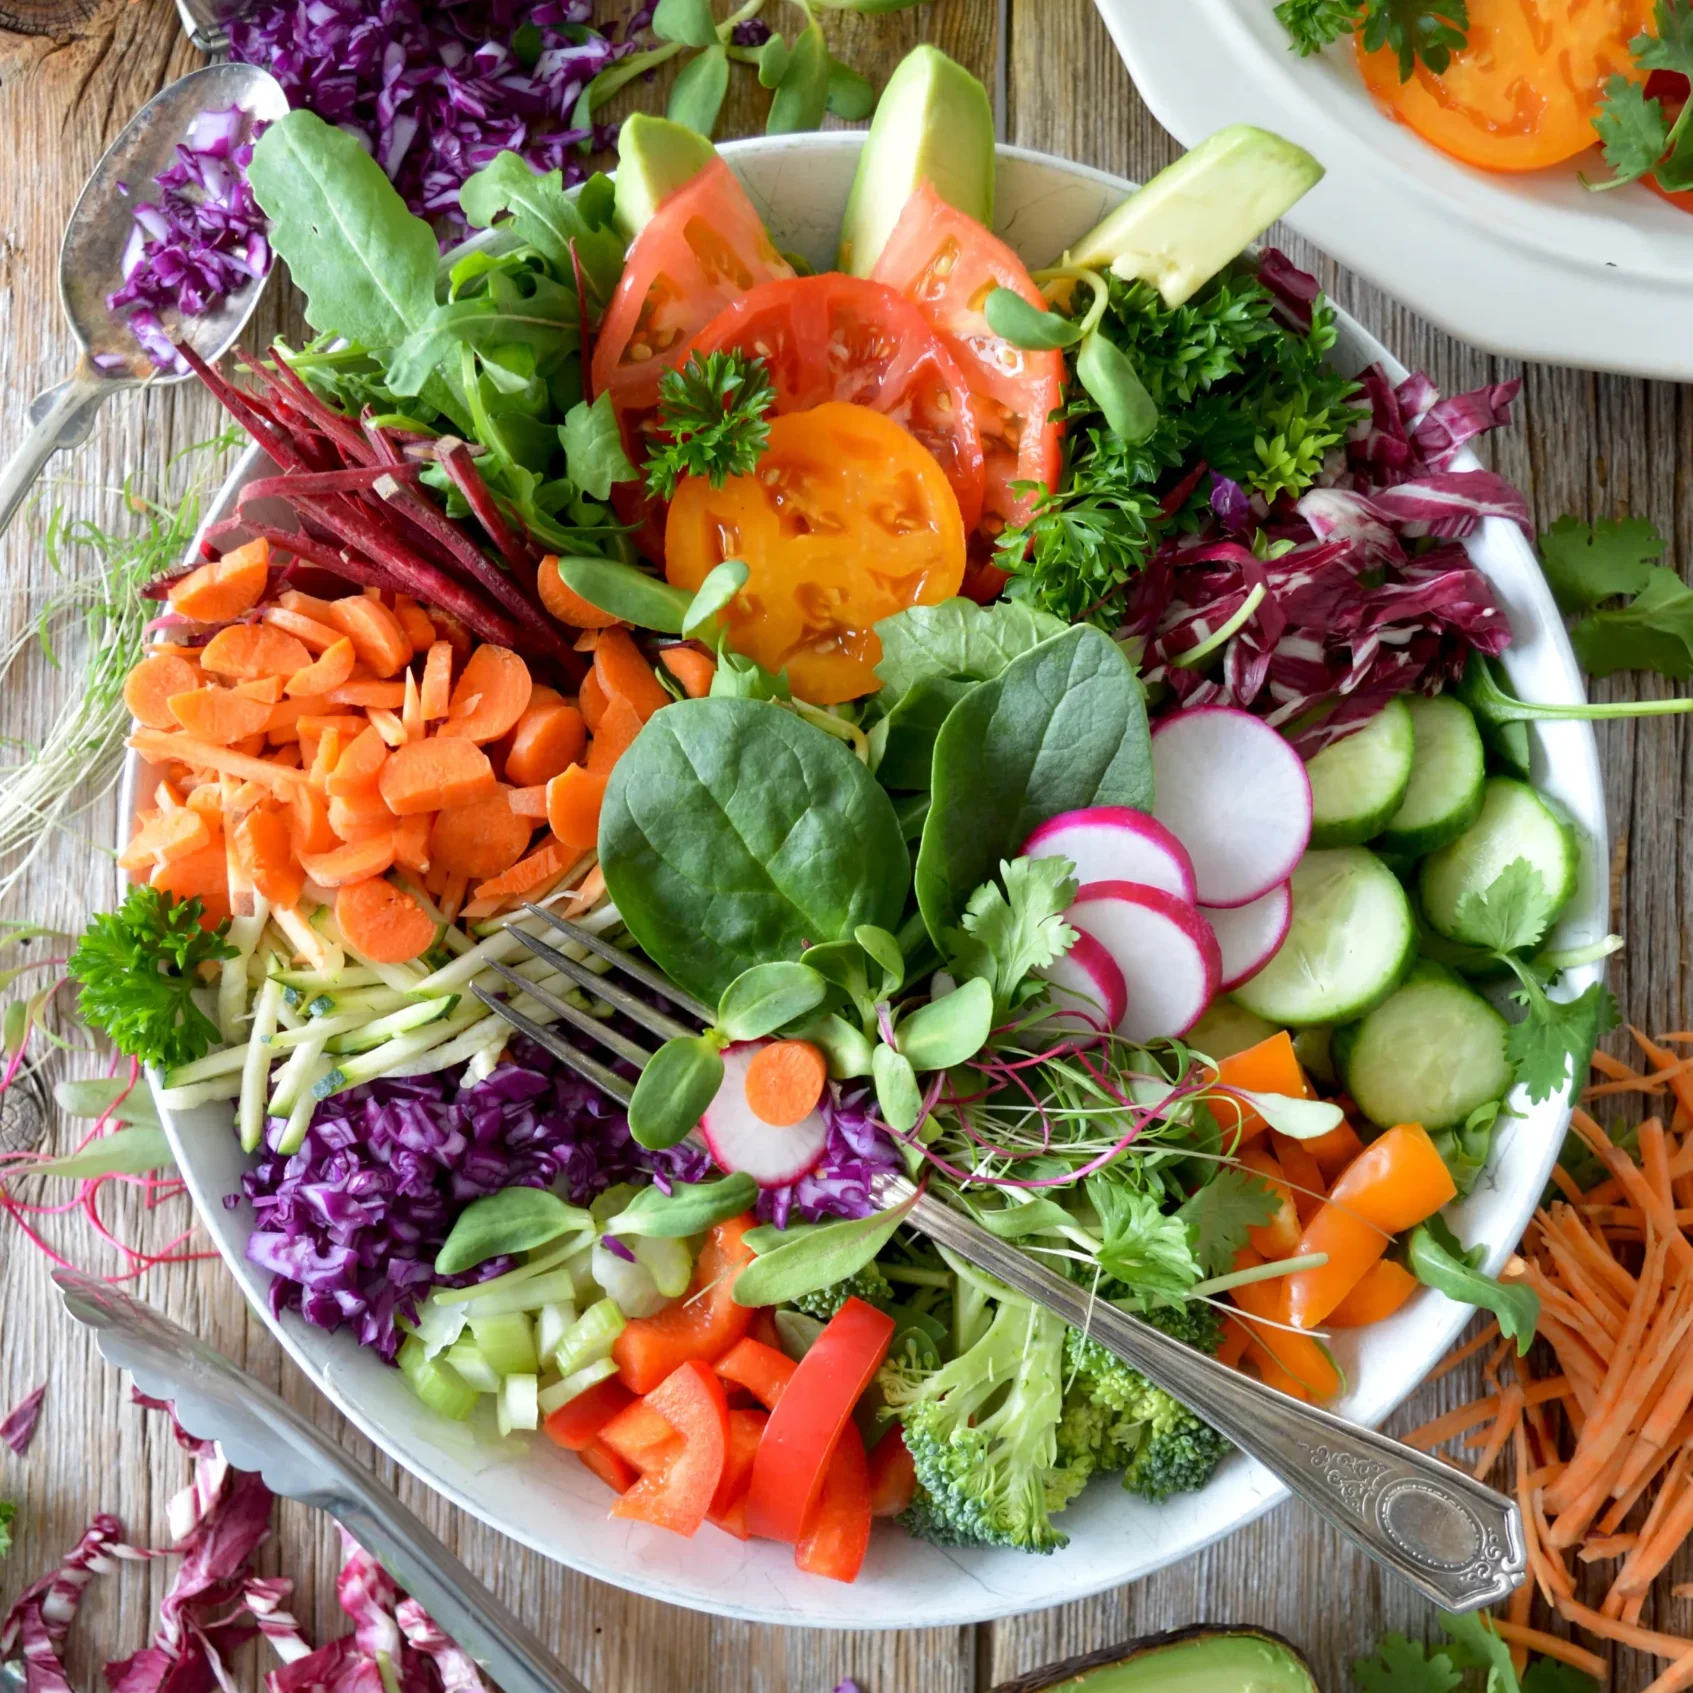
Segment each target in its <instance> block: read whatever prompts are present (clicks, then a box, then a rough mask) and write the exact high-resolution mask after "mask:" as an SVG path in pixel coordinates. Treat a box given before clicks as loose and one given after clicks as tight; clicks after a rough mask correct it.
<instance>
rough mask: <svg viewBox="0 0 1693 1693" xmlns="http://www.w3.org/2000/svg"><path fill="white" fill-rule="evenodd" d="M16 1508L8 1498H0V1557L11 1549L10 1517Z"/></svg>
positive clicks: (15, 1513) (15, 1511) (16, 1510)
mask: <svg viewBox="0 0 1693 1693" xmlns="http://www.w3.org/2000/svg"><path fill="white" fill-rule="evenodd" d="M17 1513H18V1508H17V1506H16V1505H14V1504H13V1503H12V1501H11V1500H10V1499H0V1558H3V1557H5V1556H6V1554H7V1553H8V1552H10V1551H11V1549H12V1518H13V1517H15V1516H16V1515H17Z"/></svg>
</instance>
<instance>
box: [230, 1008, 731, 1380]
mask: <svg viewBox="0 0 1693 1693" xmlns="http://www.w3.org/2000/svg"><path fill="white" fill-rule="evenodd" d="M510 1050H511V1054H512V1058H513V1060H514V1061H513V1062H511V1063H507V1064H502V1065H500V1066H499V1068H498V1069H496V1070H495V1071H494V1073H493V1074H492V1075H491V1076H489V1077H488V1078H487V1079H486V1080H485V1081H482V1082H478V1083H475V1084H474V1085H471V1086H461V1085H460V1084H459V1083H458V1082H456V1081H454V1080H453V1079H451V1078H450V1077H447V1076H418V1077H414V1078H409V1079H405V1080H378V1081H375V1082H370V1083H367V1084H366V1085H365V1086H363V1087H357V1088H350V1089H348V1091H347V1092H346V1093H343V1094H336V1095H334V1096H333V1097H332V1098H331V1099H329V1100H327V1101H325V1102H324V1104H322V1105H320V1106H319V1107H318V1108H317V1111H316V1112H315V1113H314V1115H313V1118H312V1124H311V1128H310V1130H309V1131H308V1132H307V1135H306V1138H305V1141H304V1143H303V1144H302V1145H301V1147H300V1150H299V1151H298V1152H296V1153H294V1154H293V1155H292V1156H287V1157H285V1156H283V1155H281V1154H278V1153H274V1152H269V1151H266V1152H263V1153H261V1155H260V1156H259V1158H258V1160H257V1162H256V1163H255V1164H254V1166H253V1168H252V1169H250V1170H249V1171H248V1172H247V1173H246V1174H245V1175H244V1176H243V1177H242V1182H241V1185H242V1194H243V1195H244V1196H245V1197H246V1198H247V1199H248V1200H249V1201H250V1202H251V1203H252V1206H253V1209H254V1211H255V1212H256V1214H257V1216H256V1226H255V1228H254V1232H253V1234H252V1237H251V1238H250V1239H249V1241H248V1243H247V1256H248V1258H249V1259H250V1260H251V1261H252V1262H253V1263H255V1264H257V1265H259V1266H261V1267H262V1268H264V1269H266V1270H269V1271H270V1272H271V1275H272V1277H273V1279H272V1282H271V1305H272V1307H273V1309H275V1310H277V1311H279V1312H280V1311H284V1310H291V1309H292V1310H298V1311H299V1312H300V1314H301V1315H302V1316H303V1317H304V1318H305V1320H306V1321H307V1322H308V1323H312V1324H314V1325H315V1326H316V1327H318V1328H323V1329H338V1328H340V1327H342V1326H343V1325H344V1324H345V1325H348V1326H350V1327H351V1328H352V1330H353V1332H354V1334H355V1335H356V1336H357V1338H358V1341H359V1344H360V1345H361V1346H369V1347H372V1348H374V1349H375V1350H376V1351H377V1352H379V1353H380V1354H381V1355H382V1356H383V1357H384V1358H386V1359H389V1360H392V1359H393V1357H394V1354H395V1352H396V1351H397V1350H398V1349H399V1344H400V1339H401V1336H400V1333H399V1330H398V1328H397V1326H396V1322H397V1319H398V1318H400V1317H405V1318H408V1319H410V1318H412V1317H413V1316H415V1314H416V1309H417V1303H418V1300H419V1299H420V1298H421V1297H422V1296H423V1295H424V1294H425V1293H427V1292H428V1290H429V1288H430V1286H431V1285H432V1284H434V1283H435V1282H436V1281H437V1280H439V1279H441V1278H438V1277H437V1276H436V1274H435V1271H434V1267H433V1266H434V1260H435V1255H436V1253H437V1252H438V1251H439V1250H440V1247H441V1244H442V1242H443V1241H445V1240H446V1238H447V1235H448V1232H449V1231H450V1230H451V1228H452V1226H453V1222H454V1219H455V1218H456V1217H457V1216H458V1214H459V1212H460V1211H462V1210H463V1209H464V1207H465V1206H466V1205H468V1204H469V1203H470V1201H471V1200H473V1199H479V1198H481V1197H482V1196H484V1195H485V1194H490V1193H497V1192H499V1191H500V1189H502V1188H507V1187H555V1186H556V1187H557V1188H558V1189H559V1190H560V1191H561V1192H563V1193H565V1194H567V1195H568V1196H569V1198H570V1200H571V1201H572V1203H574V1204H585V1203H586V1202H587V1201H588V1200H590V1199H592V1198H593V1197H594V1196H595V1195H596V1194H598V1193H600V1192H602V1191H603V1190H604V1189H605V1188H607V1187H609V1186H611V1185H612V1183H614V1182H620V1181H626V1180H630V1179H632V1178H635V1177H638V1176H644V1175H651V1176H652V1177H653V1179H654V1180H655V1181H658V1182H660V1183H661V1184H663V1183H667V1182H668V1181H670V1180H672V1179H675V1180H678V1181H699V1180H702V1179H703V1178H704V1177H705V1176H706V1175H707V1174H708V1173H709V1171H710V1160H709V1158H708V1157H707V1155H706V1154H705V1153H704V1152H703V1151H701V1150H699V1149H697V1148H695V1147H692V1146H687V1145H684V1146H679V1147H676V1148H674V1149H673V1150H671V1151H669V1152H657V1153H655V1152H648V1151H646V1150H645V1149H644V1148H642V1147H640V1146H638V1145H636V1143H635V1141H634V1139H633V1138H632V1137H631V1135H630V1133H629V1120H628V1118H627V1117H626V1116H625V1115H624V1113H623V1112H622V1110H621V1109H619V1108H618V1107H617V1106H616V1105H614V1104H613V1103H612V1101H610V1100H609V1099H607V1098H606V1097H605V1095H603V1094H602V1093H600V1092H599V1091H598V1090H597V1089H595V1088H594V1087H592V1086H590V1085H589V1084H588V1083H587V1082H584V1081H582V1080H581V1079H580V1078H579V1077H577V1076H575V1075H574V1074H572V1073H571V1072H570V1071H568V1070H565V1069H564V1068H563V1067H562V1066H560V1065H559V1064H558V1063H557V1062H556V1061H555V1060H554V1059H553V1058H552V1057H551V1056H550V1055H548V1054H547V1053H545V1052H543V1051H542V1050H541V1049H540V1048H538V1047H536V1046H534V1045H532V1044H531V1043H530V1042H528V1041H523V1040H518V1041H514V1042H513V1043H512V1047H511V1049H510ZM240 1202H241V1195H233V1194H232V1195H230V1196H229V1197H228V1198H227V1199H226V1200H225V1201H224V1203H225V1204H226V1205H229V1206H234V1205H238V1204H239V1203H240ZM505 1267H506V1266H505V1265H504V1264H503V1263H502V1262H501V1261H499V1260H494V1261H491V1262H490V1263H488V1264H485V1265H482V1266H479V1268H478V1270H477V1271H476V1272H475V1273H474V1275H473V1276H472V1277H471V1278H469V1279H481V1278H483V1277H486V1276H489V1275H494V1274H498V1273H499V1271H500V1270H501V1269H502V1268H505Z"/></svg>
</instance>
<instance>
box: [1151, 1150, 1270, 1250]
mask: <svg viewBox="0 0 1693 1693" xmlns="http://www.w3.org/2000/svg"><path fill="white" fill-rule="evenodd" d="M1280 1204H1281V1201H1280V1199H1279V1197H1278V1196H1277V1194H1276V1192H1275V1190H1274V1189H1273V1188H1272V1187H1271V1186H1270V1185H1269V1183H1268V1182H1266V1181H1264V1180H1263V1178H1262V1177H1260V1176H1256V1175H1254V1174H1253V1173H1252V1172H1251V1171H1250V1170H1241V1169H1237V1168H1236V1167H1235V1166H1234V1165H1232V1164H1224V1165H1221V1166H1219V1167H1218V1170H1217V1173H1216V1175H1214V1176H1213V1177H1212V1178H1211V1180H1210V1181H1208V1182H1207V1183H1206V1184H1205V1186H1204V1187H1202V1188H1199V1189H1198V1190H1197V1191H1196V1192H1194V1193H1193V1194H1192V1195H1190V1196H1189V1198H1188V1199H1187V1200H1186V1201H1185V1203H1184V1204H1183V1205H1182V1206H1181V1208H1180V1210H1178V1211H1177V1212H1176V1215H1177V1216H1178V1217H1180V1218H1181V1220H1182V1221H1183V1222H1184V1223H1185V1224H1186V1225H1187V1227H1188V1231H1189V1233H1190V1235H1191V1236H1192V1239H1193V1255H1194V1257H1195V1258H1196V1259H1197V1260H1198V1263H1199V1268H1200V1270H1201V1271H1202V1272H1203V1274H1205V1275H1207V1276H1221V1275H1226V1274H1227V1273H1228V1272H1229V1271H1230V1270H1232V1269H1233V1268H1234V1261H1235V1254H1236V1253H1237V1252H1239V1251H1240V1249H1241V1248H1242V1247H1243V1246H1245V1245H1246V1244H1247V1238H1248V1231H1249V1230H1251V1229H1255V1228H1258V1227H1260V1226H1261V1225H1262V1224H1264V1223H1267V1222H1269V1220H1270V1219H1271V1218H1272V1217H1273V1216H1275V1214H1276V1211H1277V1209H1278V1207H1279V1206H1280Z"/></svg>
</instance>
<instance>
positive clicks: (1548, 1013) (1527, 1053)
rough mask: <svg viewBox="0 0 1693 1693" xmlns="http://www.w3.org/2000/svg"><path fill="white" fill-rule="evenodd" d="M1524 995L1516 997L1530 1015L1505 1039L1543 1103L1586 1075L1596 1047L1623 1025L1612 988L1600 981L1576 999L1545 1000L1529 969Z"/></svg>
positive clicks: (1522, 971) (1520, 1075)
mask: <svg viewBox="0 0 1693 1693" xmlns="http://www.w3.org/2000/svg"><path fill="white" fill-rule="evenodd" d="M1518 974H1519V975H1520V976H1522V977H1523V978H1524V981H1523V987H1522V989H1521V991H1520V992H1518V993H1516V994H1513V995H1512V997H1513V998H1514V999H1515V1000H1516V1001H1517V1003H1518V1004H1520V1005H1526V1006H1527V1007H1528V1016H1527V1017H1525V1018H1524V1019H1523V1020H1522V1022H1520V1023H1513V1024H1512V1025H1511V1032H1510V1034H1509V1035H1508V1036H1507V1037H1506V1040H1505V1056H1506V1057H1507V1058H1508V1059H1509V1060H1510V1061H1511V1064H1512V1065H1513V1067H1514V1068H1515V1070H1516V1073H1517V1080H1518V1081H1519V1082H1520V1083H1521V1084H1522V1085H1523V1086H1524V1087H1525V1088H1527V1089H1528V1097H1529V1098H1530V1099H1531V1100H1533V1101H1534V1102H1535V1103H1536V1104H1538V1103H1539V1102H1540V1101H1541V1100H1543V1099H1552V1098H1555V1097H1556V1096H1557V1095H1558V1094H1560V1093H1562V1092H1563V1091H1564V1088H1565V1087H1566V1086H1567V1085H1568V1082H1569V1079H1570V1077H1571V1076H1572V1075H1573V1076H1575V1077H1576V1078H1577V1079H1579V1078H1581V1077H1583V1076H1585V1075H1586V1074H1587V1071H1588V1067H1589V1066H1590V1065H1591V1064H1592V1062H1593V1049H1594V1047H1596V1046H1597V1045H1598V1044H1599V1038H1600V1036H1601V1035H1604V1034H1607V1033H1609V1032H1610V1031H1611V1030H1612V1029H1614V1028H1615V1027H1616V1026H1617V1024H1618V1023H1619V1022H1620V1021H1621V1019H1620V1017H1619V1015H1618V1012H1617V1002H1616V1000H1615V999H1613V998H1612V997H1611V990H1610V989H1609V988H1607V987H1605V986H1604V985H1603V983H1600V982H1595V983H1594V984H1593V985H1592V986H1591V987H1590V988H1588V989H1587V991H1586V992H1585V993H1581V994H1577V995H1576V997H1575V998H1574V999H1570V1000H1555V999H1548V998H1547V997H1546V993H1545V990H1544V989H1542V988H1541V986H1540V985H1539V983H1538V982H1536V981H1535V980H1534V978H1533V976H1532V975H1531V974H1530V973H1528V972H1527V970H1526V968H1525V967H1519V968H1518Z"/></svg>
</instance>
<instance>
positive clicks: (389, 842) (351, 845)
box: [300, 829, 394, 888]
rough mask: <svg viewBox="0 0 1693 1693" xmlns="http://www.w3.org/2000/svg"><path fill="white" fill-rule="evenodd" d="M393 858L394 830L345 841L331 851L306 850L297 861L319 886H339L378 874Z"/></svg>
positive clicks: (385, 868) (382, 872)
mask: <svg viewBox="0 0 1693 1693" xmlns="http://www.w3.org/2000/svg"><path fill="white" fill-rule="evenodd" d="M393 862H394V832H393V830H392V829H390V830H389V831H388V832H387V834H385V835H378V836H376V837H374V838H373V839H371V840H368V841H349V842H348V843H347V844H346V845H345V846H338V847H336V848H334V850H333V851H330V852H324V853H308V854H305V855H303V856H302V858H301V860H300V863H301V867H302V868H303V869H304V870H305V872H306V874H307V875H308V876H310V877H311V879H312V880H313V881H314V882H316V883H317V885H318V886H319V887H320V888H342V887H345V886H346V885H347V884H348V883H349V882H363V881H366V880H368V879H369V878H370V877H372V876H381V875H382V874H384V873H385V872H386V871H387V869H388V868H389V866H390V865H392V864H393Z"/></svg>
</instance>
